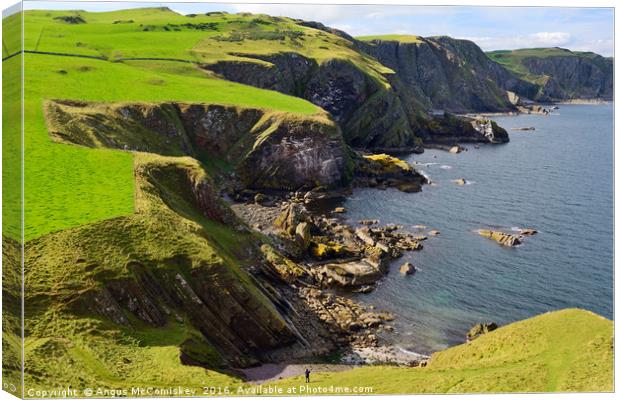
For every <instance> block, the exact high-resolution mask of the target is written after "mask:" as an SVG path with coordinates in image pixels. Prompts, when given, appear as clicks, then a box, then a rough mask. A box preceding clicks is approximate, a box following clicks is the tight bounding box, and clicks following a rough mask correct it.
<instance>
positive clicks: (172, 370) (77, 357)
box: [25, 153, 273, 394]
mask: <svg viewBox="0 0 620 400" xmlns="http://www.w3.org/2000/svg"><path fill="white" fill-rule="evenodd" d="M135 158H136V161H135V170H136V213H134V214H132V215H127V216H123V217H119V218H115V219H110V220H106V221H101V222H97V223H93V224H89V225H84V226H80V227H76V228H71V229H65V230H63V231H61V232H57V233H53V234H49V235H45V236H43V237H40V238H36V239H33V240H31V241H29V242H28V243H27V245H26V263H27V265H29V269H28V271H27V275H26V287H27V290H26V305H27V308H26V311H25V315H26V322H25V324H26V331H27V338H26V346H25V355H26V365H27V371H26V387H28V388H35V389H37V388H41V389H43V388H50V387H56V386H63V385H70V386H73V387H114V388H130V387H132V386H153V387H168V386H174V385H182V386H184V387H191V388H196V389H198V388H201V387H202V386H204V385H215V386H218V385H235V384H238V383H240V380H239V379H238V378H235V377H233V376H230V375H226V374H223V373H220V372H217V371H214V370H207V369H204V368H200V367H192V366H185V365H182V364H181V363H180V360H179V356H180V352H181V348H184V350H185V351H186V352H188V351H189V352H192V351H193V352H197V353H198V354H199V356H198V357H199V358H198V359H200V357H202V358H203V359H206V358H211V363H212V365H217V364H218V362H219V361H218V357H219V356H217V353H214V350H213V348H212V347H211V346H210V345H209V344H208V343H207V342H205V340H204V339H202V336H201V335H200V334H199V333H198V332H197V331H196V330H195V329H194V328H193V327H192V325H191V324H190V323H189V322H188V319H187V318H186V317H185V315H181V316H182V317H183V318H184V322H181V323H180V322H178V321H176V320H175V319H174V318H172V317H170V318H169V322H168V324H167V325H166V326H164V327H159V328H153V327H150V326H147V325H146V324H145V323H142V322H140V321H138V320H137V319H136V318H132V316H131V315H130V314H129V313H127V316H128V318H130V321H131V324H132V328H127V327H123V326H120V325H116V324H114V323H112V322H110V321H109V320H106V319H102V318H101V317H98V316H96V315H93V314H92V312H91V311H90V310H89V309H85V306H84V304H83V303H82V302H81V301H80V298H82V299H83V298H84V297H86V296H87V295H88V293H89V292H91V291H94V290H98V289H99V288H100V287H101V286H102V285H104V284H106V283H109V282H110V281H115V280H121V279H129V278H130V277H131V276H132V273H131V272H130V271H129V270H128V269H127V268H126V267H125V265H126V264H127V262H128V260H135V261H138V262H140V263H144V265H146V266H148V267H149V268H150V269H152V270H166V271H174V273H175V274H176V273H179V274H181V275H184V276H187V277H188V276H191V274H192V273H193V271H196V272H198V273H200V271H201V270H202V271H204V270H205V269H206V270H207V271H205V272H202V273H203V274H205V273H207V274H210V275H211V276H212V278H211V279H212V280H213V284H214V285H215V286H218V285H219V286H223V287H226V285H227V284H230V281H231V280H232V281H234V283H235V285H237V286H243V287H245V288H246V290H248V291H250V292H252V293H253V294H254V296H255V299H258V300H259V301H262V304H263V305H265V306H266V307H267V309H273V306H272V305H271V303H269V302H268V300H267V299H266V298H265V297H264V295H262V294H261V293H260V292H259V291H258V289H256V288H255V287H254V286H253V283H251V281H250V279H249V278H248V276H247V274H245V273H244V272H242V270H241V267H242V266H243V265H245V263H247V262H248V261H247V260H245V258H244V257H247V256H244V255H245V254H246V251H247V247H248V243H251V242H252V241H254V240H256V238H255V237H254V236H253V234H251V233H240V232H238V231H235V230H234V229H232V228H230V227H228V226H225V225H222V224H220V223H217V222H214V221H210V220H207V219H206V218H204V217H203V216H202V214H201V213H200V212H199V211H198V210H197V209H196V208H195V206H194V205H193V204H192V201H191V199H190V197H191V196H189V195H188V188H187V187H183V184H182V182H180V181H179V179H178V176H177V175H176V172H177V171H181V170H187V171H191V173H192V174H193V175H194V176H196V177H198V178H200V179H202V178H203V177H205V171H204V170H203V169H202V167H201V166H200V165H199V164H198V162H197V161H195V160H193V159H191V158H189V157H162V156H157V155H153V154H146V153H136V157H135ZM207 179H208V178H207ZM41 254H45V257H41ZM104 254H105V256H104ZM177 257H183V258H185V259H187V260H188V262H187V263H186V264H187V265H186V264H181V263H175V262H170V260H174V259H175V258H177ZM78 259H79V260H82V262H76V260H78ZM50 282H53V284H52V285H50ZM256 306H257V304H256V303H255V302H254V303H249V304H248V307H256ZM188 339H192V341H193V344H192V345H191V346H192V348H188V347H187V346H189V345H187V344H184V342H185V341H186V340H188ZM50 359H53V360H54V362H53V363H50ZM198 394H201V392H200V391H199V392H198Z"/></svg>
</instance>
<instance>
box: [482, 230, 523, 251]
mask: <svg viewBox="0 0 620 400" xmlns="http://www.w3.org/2000/svg"><path fill="white" fill-rule="evenodd" d="M478 234H479V235H480V236H483V237H486V238H489V239H492V240H495V241H496V242H497V243H499V244H501V245H502V246H508V247H513V246H516V245H518V244H521V239H520V238H519V236H517V235H509V234H507V233H504V232H499V231H491V230H488V229H480V230H479V231H478Z"/></svg>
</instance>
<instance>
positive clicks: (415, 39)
mask: <svg viewBox="0 0 620 400" xmlns="http://www.w3.org/2000/svg"><path fill="white" fill-rule="evenodd" d="M356 39H357V40H362V41H365V42H369V41H371V40H394V41H397V42H401V43H421V42H422V40H420V39H421V38H420V36H416V35H396V34H393V35H369V36H357V37H356Z"/></svg>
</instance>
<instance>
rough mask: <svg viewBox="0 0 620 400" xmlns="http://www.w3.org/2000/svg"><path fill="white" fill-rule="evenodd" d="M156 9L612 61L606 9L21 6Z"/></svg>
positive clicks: (32, 4)
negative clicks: (261, 17) (585, 54)
mask: <svg viewBox="0 0 620 400" xmlns="http://www.w3.org/2000/svg"><path fill="white" fill-rule="evenodd" d="M162 6H165V7H169V8H171V9H172V10H174V11H177V12H179V13H182V14H189V13H203V12H208V11H228V12H251V13H265V14H269V15H274V16H287V17H293V18H301V19H305V20H312V21H319V22H322V23H323V24H325V25H328V26H331V27H333V28H338V29H341V30H343V31H345V32H347V33H349V34H351V35H353V36H362V35H376V34H388V33H397V34H413V35H420V36H434V35H448V36H452V37H455V38H459V39H469V40H473V41H474V42H476V44H478V46H480V47H481V48H482V49H483V50H485V51H490V50H500V49H518V48H524V47H554V46H557V47H564V48H568V49H571V50H580V51H593V52H595V53H598V54H601V55H604V56H612V55H613V50H614V43H613V35H614V32H613V9H611V8H563V7H473V6H399V5H394V6H389V5H303V4H293V5H286V4H217V3H131V2H92V3H86V2H79V3H72V2H54V1H49V2H48V1H25V2H24V8H25V9H76V8H79V9H82V10H87V11H109V10H117V9H123V8H135V7H162Z"/></svg>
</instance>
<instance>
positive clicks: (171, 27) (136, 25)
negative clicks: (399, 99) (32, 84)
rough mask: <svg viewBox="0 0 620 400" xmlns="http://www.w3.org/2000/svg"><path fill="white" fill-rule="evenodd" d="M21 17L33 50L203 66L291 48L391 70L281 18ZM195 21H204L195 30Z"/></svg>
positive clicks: (157, 12)
mask: <svg viewBox="0 0 620 400" xmlns="http://www.w3.org/2000/svg"><path fill="white" fill-rule="evenodd" d="M59 16H80V17H81V18H83V19H84V20H85V21H86V23H83V24H67V23H63V22H60V21H58V20H55V19H54V18H57V17H59ZM25 20H26V22H25V31H26V39H25V47H26V49H31V50H38V51H50V52H64V53H75V54H84V55H96V56H103V57H106V58H108V59H112V60H114V59H123V58H132V57H163V58H176V59H184V60H191V61H195V62H200V63H206V64H208V63H214V62H217V61H220V60H245V61H250V62H259V63H262V62H261V61H260V60H256V59H254V58H246V57H242V56H239V55H238V54H239V53H241V54H256V55H269V54H276V53H279V52H297V53H300V54H302V55H304V56H306V57H308V58H312V59H315V60H316V61H317V62H318V63H321V62H324V61H326V60H329V59H334V58H338V59H343V60H348V61H350V62H352V63H354V64H355V65H357V66H358V67H359V68H360V69H362V70H364V71H366V72H367V73H368V74H370V75H372V76H374V77H375V78H376V79H378V80H381V81H382V82H384V83H385V80H384V78H383V77H382V75H381V74H382V73H389V72H391V71H390V70H389V69H388V68H386V67H384V66H383V65H381V64H380V63H378V62H377V61H376V60H374V59H372V58H370V57H367V56H365V55H363V54H361V53H358V52H357V51H355V50H354V49H352V48H351V43H350V42H349V41H347V40H346V39H343V38H341V37H339V36H336V35H332V34H329V33H327V32H323V31H320V30H316V29H313V28H308V27H303V26H300V25H297V24H296V23H295V21H293V20H292V19H289V18H285V17H270V16H267V15H244V14H215V15H204V14H199V15H196V16H195V17H188V16H183V15H181V14H177V13H175V12H173V11H170V10H169V9H167V8H144V9H131V10H122V11H114V12H102V13H91V12H83V11H28V12H26V18H25ZM116 21H124V22H128V21H133V22H131V23H114V22H116ZM187 24H191V26H190V25H187ZM200 24H208V25H203V28H202V29H196V27H197V26H198V25H200Z"/></svg>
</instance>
